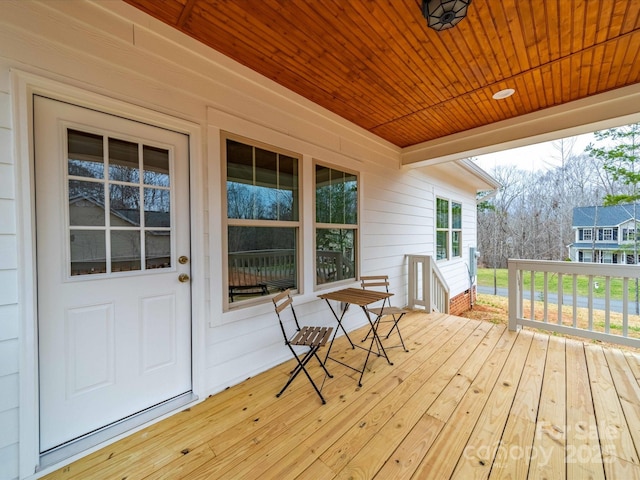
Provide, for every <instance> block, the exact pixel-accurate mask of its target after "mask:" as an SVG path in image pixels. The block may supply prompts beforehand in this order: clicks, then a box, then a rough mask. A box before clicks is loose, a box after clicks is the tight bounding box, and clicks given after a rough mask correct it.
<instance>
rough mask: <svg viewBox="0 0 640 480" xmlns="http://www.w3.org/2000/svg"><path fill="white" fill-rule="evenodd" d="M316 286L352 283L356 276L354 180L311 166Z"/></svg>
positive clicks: (356, 222)
mask: <svg viewBox="0 0 640 480" xmlns="http://www.w3.org/2000/svg"><path fill="white" fill-rule="evenodd" d="M315 205H316V223H315V231H316V265H315V267H316V284H317V285H322V284H326V283H331V282H337V281H341V280H349V279H351V280H353V279H355V278H356V272H357V264H356V262H357V242H358V177H357V175H355V174H354V173H349V172H346V171H343V170H339V169H335V168H330V167H327V166H324V165H320V164H316V166H315Z"/></svg>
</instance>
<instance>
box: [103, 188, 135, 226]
mask: <svg viewBox="0 0 640 480" xmlns="http://www.w3.org/2000/svg"><path fill="white" fill-rule="evenodd" d="M109 199H110V202H111V214H112V215H111V225H112V226H131V225H135V226H139V225H140V188H139V187H137V186H136V187H131V186H127V185H110V186H109Z"/></svg>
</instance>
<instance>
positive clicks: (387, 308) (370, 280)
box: [360, 275, 409, 352]
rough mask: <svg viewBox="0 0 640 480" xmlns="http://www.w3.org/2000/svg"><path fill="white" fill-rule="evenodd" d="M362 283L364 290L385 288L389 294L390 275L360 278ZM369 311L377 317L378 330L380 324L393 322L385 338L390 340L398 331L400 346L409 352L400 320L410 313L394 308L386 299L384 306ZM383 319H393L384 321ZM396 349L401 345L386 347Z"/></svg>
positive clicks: (376, 325) (388, 299)
mask: <svg viewBox="0 0 640 480" xmlns="http://www.w3.org/2000/svg"><path fill="white" fill-rule="evenodd" d="M360 283H361V285H362V288H363V289H364V290H370V289H373V288H381V287H384V289H385V291H386V292H387V293H388V292H389V276H388V275H370V276H366V277H360ZM367 310H368V311H369V312H371V313H372V314H374V315H376V320H375V322H374V326H375V328H376V329H377V328H378V327H379V325H380V323H385V322H393V326H392V327H391V330H389V332H388V333H387V335H386V337H384V338H385V339H387V340H388V339H389V336H390V335H391V334H392V333H393V331H394V330H396V331H397V332H398V337H399V338H400V344H401V345H402V349H403V350H404V351H405V352H408V351H409V350H407V347H405V345H404V340H403V339H402V334H401V333H400V327H399V325H398V323H399V322H400V319H401V318H402V317H403V316H404V314H405V313H409V310H405V309H404V308H398V307H394V306H392V305H391V299H390V298H385V299H384V300H383V301H382V305H381V306H380V307H374V308H367ZM383 317H391V319H390V320H382V318H383ZM372 328H373V327H372ZM371 333H372V332H371V328H370V329H369V333H367V336H366V337H364V338H363V339H362V341H363V342H364V341H365V340H366V339H367V338H369V335H371ZM378 335H379V333H378ZM394 347H400V345H393V346H391V347H386V348H394Z"/></svg>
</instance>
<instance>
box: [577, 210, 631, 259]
mask: <svg viewBox="0 0 640 480" xmlns="http://www.w3.org/2000/svg"><path fill="white" fill-rule="evenodd" d="M639 216H640V204H635V205H633V204H629V205H613V206H608V207H603V206H592V207H577V208H574V209H573V221H572V227H573V230H574V233H575V240H574V243H572V244H571V245H569V256H570V258H571V260H573V261H575V262H594V263H628V264H634V263H638V248H637V247H635V245H634V244H635V239H636V225H637V224H638V221H637V220H636V219H638V217H639Z"/></svg>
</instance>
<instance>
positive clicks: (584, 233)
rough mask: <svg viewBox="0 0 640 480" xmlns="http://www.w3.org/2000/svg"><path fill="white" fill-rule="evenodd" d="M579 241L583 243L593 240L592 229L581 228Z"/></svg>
mask: <svg viewBox="0 0 640 480" xmlns="http://www.w3.org/2000/svg"><path fill="white" fill-rule="evenodd" d="M580 240H583V241H585V242H590V241H591V240H593V229H591V228H583V229H581V230H580Z"/></svg>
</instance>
